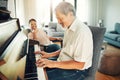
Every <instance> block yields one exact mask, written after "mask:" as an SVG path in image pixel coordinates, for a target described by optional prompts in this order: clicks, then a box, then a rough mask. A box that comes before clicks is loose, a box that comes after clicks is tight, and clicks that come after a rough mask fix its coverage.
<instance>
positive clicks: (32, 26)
mask: <svg viewBox="0 0 120 80" xmlns="http://www.w3.org/2000/svg"><path fill="white" fill-rule="evenodd" d="M30 26H31V29H32V30H35V29H36V28H37V24H36V22H35V21H31V22H30Z"/></svg>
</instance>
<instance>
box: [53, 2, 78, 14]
mask: <svg viewBox="0 0 120 80" xmlns="http://www.w3.org/2000/svg"><path fill="white" fill-rule="evenodd" d="M57 10H59V11H60V12H61V13H63V14H64V15H67V14H68V13H69V12H72V13H73V15H74V16H75V14H76V13H75V8H74V7H73V5H72V4H70V3H68V2H65V1H63V2H61V3H59V4H58V6H57V7H56V8H55V11H57Z"/></svg>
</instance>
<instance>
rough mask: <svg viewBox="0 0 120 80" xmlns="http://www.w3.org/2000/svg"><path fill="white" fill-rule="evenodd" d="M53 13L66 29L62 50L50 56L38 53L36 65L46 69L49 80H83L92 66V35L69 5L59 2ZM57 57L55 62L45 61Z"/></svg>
mask: <svg viewBox="0 0 120 80" xmlns="http://www.w3.org/2000/svg"><path fill="white" fill-rule="evenodd" d="M55 13H56V18H57V20H58V22H59V23H60V24H61V25H62V26H63V28H65V29H66V31H65V34H64V39H63V48H62V49H61V50H58V51H56V52H52V53H51V54H48V53H46V52H43V51H42V52H39V53H40V54H42V58H41V59H39V60H38V61H37V62H36V65H37V66H38V67H44V68H46V71H47V75H48V79H49V80H84V78H85V77H86V76H87V72H88V70H89V68H90V67H91V65H92V56H93V39H92V33H91V31H90V29H89V28H88V26H86V25H85V24H84V23H82V22H81V21H80V20H79V19H78V18H76V16H75V9H74V7H73V6H72V5H71V4H70V3H68V2H61V3H60V4H59V5H58V6H57V7H56V8H55ZM58 55H59V57H58V58H57V61H52V60H48V59H47V58H49V57H53V56H58ZM45 58H46V59H45Z"/></svg>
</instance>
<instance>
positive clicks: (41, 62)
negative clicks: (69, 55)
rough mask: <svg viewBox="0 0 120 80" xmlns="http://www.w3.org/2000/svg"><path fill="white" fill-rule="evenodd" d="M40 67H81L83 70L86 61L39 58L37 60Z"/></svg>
mask: <svg viewBox="0 0 120 80" xmlns="http://www.w3.org/2000/svg"><path fill="white" fill-rule="evenodd" d="M36 64H37V66H38V67H44V68H45V67H48V68H61V69H79V70H82V68H83V67H84V65H85V62H77V61H74V60H69V61H61V62H58V61H52V60H48V59H39V60H38V61H37V62H36Z"/></svg>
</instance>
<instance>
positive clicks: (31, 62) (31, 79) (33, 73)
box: [24, 46, 38, 80]
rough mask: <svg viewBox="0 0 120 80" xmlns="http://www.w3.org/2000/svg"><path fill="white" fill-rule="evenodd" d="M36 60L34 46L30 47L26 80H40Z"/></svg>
mask: <svg viewBox="0 0 120 80" xmlns="http://www.w3.org/2000/svg"><path fill="white" fill-rule="evenodd" d="M35 63H36V59H35V54H34V46H29V51H28V54H27V57H26V66H25V75H24V78H25V80H38V78H37V77H38V74H37V66H36V64H35Z"/></svg>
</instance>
